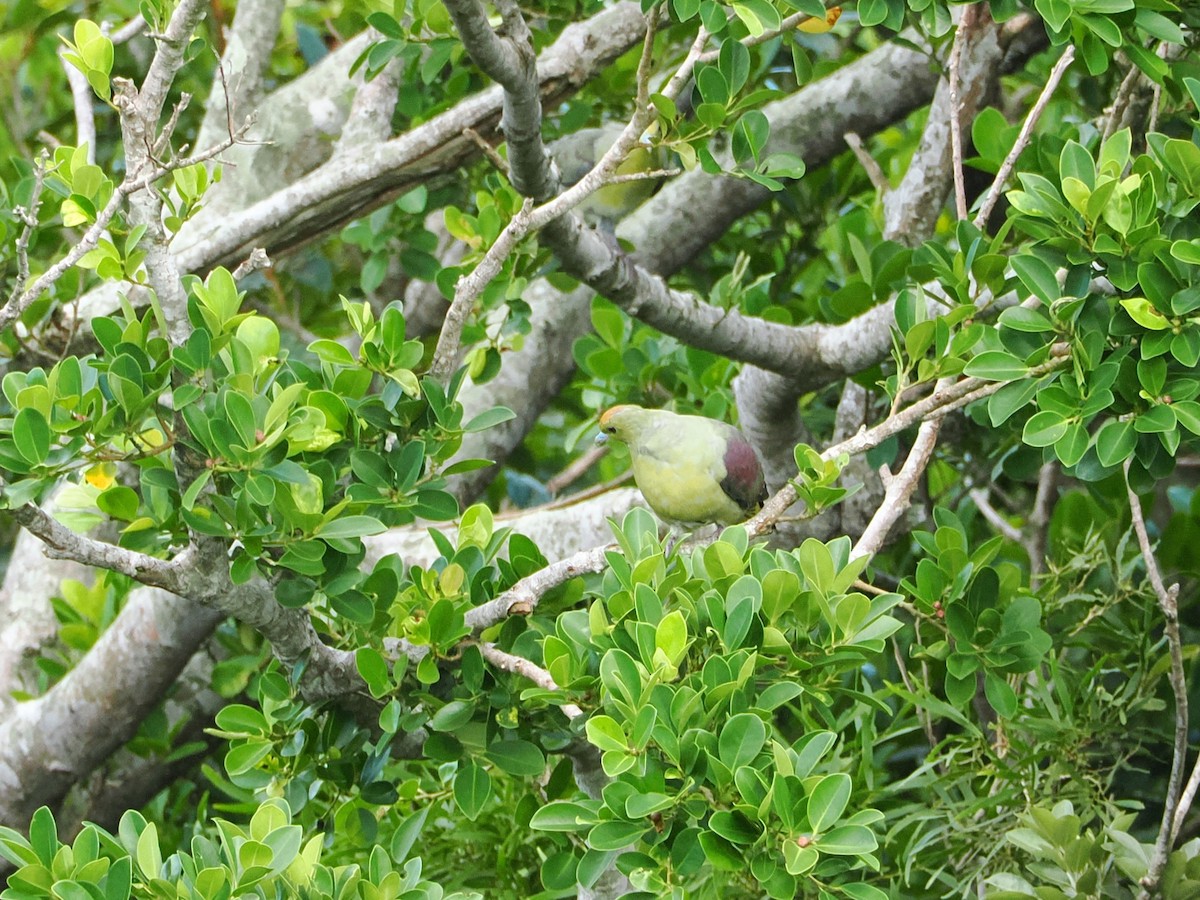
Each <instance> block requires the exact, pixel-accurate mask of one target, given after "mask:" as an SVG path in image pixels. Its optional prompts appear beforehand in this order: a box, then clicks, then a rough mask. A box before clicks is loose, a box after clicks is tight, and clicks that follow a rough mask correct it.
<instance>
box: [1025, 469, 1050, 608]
mask: <svg viewBox="0 0 1200 900" xmlns="http://www.w3.org/2000/svg"><path fill="white" fill-rule="evenodd" d="M1057 487H1058V463H1056V462H1048V463H1045V464H1043V465H1042V468H1041V469H1040V470H1039V471H1038V485H1037V494H1036V495H1035V496H1034V499H1033V512H1032V513H1031V514H1030V516H1029V529H1028V532H1027V533H1026V536H1025V540H1024V544H1025V552H1026V553H1027V554H1028V555H1029V580H1030V584H1036V582H1037V579H1038V578H1040V577H1041V575H1042V572H1043V571H1044V570H1045V568H1046V535H1047V532H1048V531H1049V528H1050V513H1051V512H1053V510H1054V501H1055V500H1056V499H1057V496H1058V493H1057V490H1056V488H1057Z"/></svg>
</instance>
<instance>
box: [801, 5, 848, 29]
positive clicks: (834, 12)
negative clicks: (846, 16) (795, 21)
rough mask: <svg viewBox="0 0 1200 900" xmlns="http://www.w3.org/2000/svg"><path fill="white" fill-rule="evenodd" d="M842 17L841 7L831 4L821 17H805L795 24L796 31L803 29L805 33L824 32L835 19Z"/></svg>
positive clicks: (833, 23)
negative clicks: (823, 16)
mask: <svg viewBox="0 0 1200 900" xmlns="http://www.w3.org/2000/svg"><path fill="white" fill-rule="evenodd" d="M841 17H842V8H841V7H840V6H832V7H830V8H829V10H828V11H827V12H826V13H825V18H823V19H805V20H804V21H803V22H801V23H800V24H799V25H797V26H796V30H797V31H803V32H804V33H805V34H824V33H825V32H827V31H829V30H830V29H831V28H833V26H834V25H836V24H837V20H838V19H840V18H841Z"/></svg>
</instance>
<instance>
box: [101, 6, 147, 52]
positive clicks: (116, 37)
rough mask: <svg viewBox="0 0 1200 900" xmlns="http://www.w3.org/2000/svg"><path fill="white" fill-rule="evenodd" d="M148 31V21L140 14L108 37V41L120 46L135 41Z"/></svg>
mask: <svg viewBox="0 0 1200 900" xmlns="http://www.w3.org/2000/svg"><path fill="white" fill-rule="evenodd" d="M145 30H146V20H145V19H143V18H142V14H141V13H138V14H137V15H136V16H134V17H133V18H132V19H130V20H129V21H128V22H126V23H125V24H124V25H122V26H121V27H120V28H118V29H117V30H116V31H114V32H113V33H112V34H110V35H109V36H108V39H109V40H110V41H112V42H113V44H114V45H120V44H124V43H127V42H129V41H131V40H133V39H134V38H135V37H137V36H138V35H140V34H141V33H142V32H144V31H145Z"/></svg>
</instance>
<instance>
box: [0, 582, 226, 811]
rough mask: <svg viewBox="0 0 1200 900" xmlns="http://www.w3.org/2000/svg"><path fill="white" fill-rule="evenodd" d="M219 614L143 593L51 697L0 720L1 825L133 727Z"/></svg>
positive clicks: (71, 779) (58, 790)
mask: <svg viewBox="0 0 1200 900" xmlns="http://www.w3.org/2000/svg"><path fill="white" fill-rule="evenodd" d="M219 618H220V615H219V614H218V613H216V612H214V611H213V610H209V609H205V608H203V607H200V606H197V605H195V604H191V603H188V602H187V601H185V600H181V599H180V598H178V597H175V596H172V595H170V594H167V593H166V592H163V591H138V592H134V594H133V595H132V596H131V597H130V600H129V601H128V602H127V603H126V605H125V607H124V609H122V610H121V613H120V615H119V616H117V619H116V621H115V622H113V624H112V625H110V626H109V627H108V628H107V629H106V630H105V631H104V633H103V634H102V635H101V636H100V638H99V639H98V640H97V642H96V643H95V645H93V647H92V648H91V650H89V651H88V653H87V655H85V656H84V657H83V659H81V660H80V661H79V663H78V664H77V665H76V666H75V668H74V669H72V670H71V671H70V672H69V673H67V675H66V676H65V677H64V678H63V679H62V680H61V681H60V682H58V684H56V685H55V686H54V687H53V688H52V689H51V690H50V691H49V692H48V693H46V694H45V695H43V696H41V697H39V698H37V699H35V700H30V701H28V702H26V703H21V704H18V705H17V706H16V707H14V708H13V709H12V710H11V712H10V713H9V714H8V715H7V716H5V718H4V721H3V722H2V723H0V823H4V824H6V825H9V826H11V827H16V828H21V827H24V825H25V824H26V822H27V821H28V819H29V816H30V815H31V814H32V813H33V811H34V810H35V809H36V808H37V807H39V806H41V805H43V804H56V803H57V802H58V800H59V799H61V797H62V796H63V795H64V794H65V793H66V791H67V789H68V788H69V787H70V786H71V785H72V784H75V783H77V782H79V781H81V780H83V779H84V778H85V777H86V776H87V775H88V773H90V772H91V771H92V770H93V769H94V768H95V767H96V766H97V765H99V764H100V763H101V762H103V761H104V760H105V759H107V758H108V756H109V755H110V754H111V753H112V752H113V751H114V750H116V749H117V748H118V747H120V746H121V745H122V744H123V743H125V741H127V740H128V739H129V738H130V736H132V735H133V733H134V732H135V731H136V729H137V726H138V724H139V723H140V722H141V721H142V719H143V718H145V716H146V714H147V713H148V712H149V711H150V710H151V709H153V708H154V707H155V706H156V705H157V704H158V702H159V700H160V698H161V697H162V695H163V694H164V693H165V692H166V690H167V689H168V688H169V687H170V685H171V684H172V683H174V681H175V679H176V677H177V676H178V675H179V672H180V670H181V669H182V668H183V667H184V665H185V664H186V663H187V661H188V659H189V658H190V657H191V655H192V654H193V653H194V652H195V651H196V649H197V647H199V646H200V644H201V643H202V642H203V641H204V640H206V639H207V637H208V635H209V634H210V633H211V631H212V629H213V627H214V626H215V625H216V623H217V621H218V620H219Z"/></svg>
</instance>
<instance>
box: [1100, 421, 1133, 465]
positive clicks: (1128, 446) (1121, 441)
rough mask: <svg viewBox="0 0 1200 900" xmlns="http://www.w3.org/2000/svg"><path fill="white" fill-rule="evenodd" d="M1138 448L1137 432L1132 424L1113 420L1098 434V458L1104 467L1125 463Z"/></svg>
mask: <svg viewBox="0 0 1200 900" xmlns="http://www.w3.org/2000/svg"><path fill="white" fill-rule="evenodd" d="M1135 446H1137V432H1136V431H1134V428H1133V423H1132V422H1123V421H1120V420H1113V421H1110V422H1106V423H1105V424H1104V427H1103V428H1101V429H1100V430H1099V431H1098V432H1096V456H1097V457H1098V458H1099V460H1100V464H1101V465H1104V466H1117V465H1120V464H1121V463H1123V462H1125V460H1126V459H1128V458H1129V456H1130V454H1132V453H1133V448H1134V447H1135Z"/></svg>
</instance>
